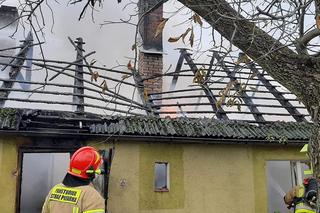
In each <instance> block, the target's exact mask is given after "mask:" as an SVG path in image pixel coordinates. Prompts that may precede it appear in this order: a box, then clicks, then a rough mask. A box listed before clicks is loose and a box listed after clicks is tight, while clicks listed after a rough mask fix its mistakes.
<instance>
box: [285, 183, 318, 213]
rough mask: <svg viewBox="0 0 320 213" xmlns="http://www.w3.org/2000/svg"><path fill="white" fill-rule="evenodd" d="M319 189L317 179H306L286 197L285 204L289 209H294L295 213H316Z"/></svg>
mask: <svg viewBox="0 0 320 213" xmlns="http://www.w3.org/2000/svg"><path fill="white" fill-rule="evenodd" d="M317 188H318V183H317V180H316V179H315V178H306V179H304V181H303V184H302V185H299V186H295V187H293V188H292V189H291V190H290V191H289V192H288V193H287V194H286V195H285V196H284V202H285V204H287V205H288V208H292V207H293V208H294V213H316V202H317Z"/></svg>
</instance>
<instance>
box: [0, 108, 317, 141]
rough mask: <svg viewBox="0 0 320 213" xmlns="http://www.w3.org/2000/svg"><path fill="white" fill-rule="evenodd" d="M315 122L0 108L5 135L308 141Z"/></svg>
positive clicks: (0, 129) (172, 139) (2, 129)
mask: <svg viewBox="0 0 320 213" xmlns="http://www.w3.org/2000/svg"><path fill="white" fill-rule="evenodd" d="M312 128H313V125H312V124H311V123H306V122H300V123H298V122H272V123H269V124H266V125H260V126H257V125H254V124H249V123H246V122H240V121H230V120H229V121H221V120H216V119H209V118H175V119H173V118H157V117H150V116H127V117H124V116H108V117H103V116H100V115H95V114H89V113H74V112H63V111H48V110H27V109H5V108H4V109H0V131H1V134H18V135H25V136H31V135H32V136H37V135H38V136H60V137H84V136H85V137H111V138H121V139H126V140H145V141H148V140H149V141H155V142H156V141H168V142H170V141H172V142H176V143H179V142H180V143H183V142H185V143H238V144H243V143H250V144H251V143H253V144H257V143H259V144H260V143H262V144H290V143H291V144H292V145H293V144H301V143H306V142H307V141H308V140H309V137H310V135H311V131H312Z"/></svg>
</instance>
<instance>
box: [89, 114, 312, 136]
mask: <svg viewBox="0 0 320 213" xmlns="http://www.w3.org/2000/svg"><path fill="white" fill-rule="evenodd" d="M311 131H312V124H311V123H306V122H301V123H297V122H272V123H270V124H266V125H261V126H257V125H253V124H249V123H246V122H239V121H221V120H216V119H209V118H155V117H152V118H150V117H143V116H134V117H111V118H109V119H108V120H104V121H103V122H102V123H94V124H91V125H90V133H92V134H96V133H104V134H114V135H123V134H130V135H146V136H147V135H152V136H176V137H194V138H197V137H201V138H203V137H204V138H206V137H217V138H234V139H266V140H270V141H273V140H280V141H282V142H286V141H287V140H308V139H309V137H310V135H311Z"/></svg>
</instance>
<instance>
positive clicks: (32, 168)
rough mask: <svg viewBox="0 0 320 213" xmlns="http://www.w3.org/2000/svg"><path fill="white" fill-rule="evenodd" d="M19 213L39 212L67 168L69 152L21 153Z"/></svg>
mask: <svg viewBox="0 0 320 213" xmlns="http://www.w3.org/2000/svg"><path fill="white" fill-rule="evenodd" d="M21 157H22V159H21V160H22V161H21V176H20V177H21V181H20V183H21V188H20V202H19V203H20V211H18V212H20V213H35V212H41V208H42V205H43V202H44V200H45V197H46V195H47V194H48V192H49V190H50V189H51V188H52V187H53V186H54V185H56V184H58V183H60V182H61V181H62V179H63V177H64V176H65V174H66V171H67V169H68V166H69V160H70V153H69V152H65V153H62V152H60V153H59V152H43V153H31V152H30V153H28V152H22V155H21Z"/></svg>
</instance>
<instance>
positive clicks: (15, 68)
mask: <svg viewBox="0 0 320 213" xmlns="http://www.w3.org/2000/svg"><path fill="white" fill-rule="evenodd" d="M32 43H33V38H32V33H29V34H28V36H27V38H26V39H25V40H24V41H23V44H22V45H21V49H20V51H19V53H18V54H17V57H18V58H16V59H12V60H11V62H10V63H9V64H10V71H9V80H8V81H3V84H2V86H1V88H0V97H1V98H3V99H1V100H0V106H1V107H2V106H3V105H4V103H5V100H4V99H5V98H7V97H8V96H9V94H10V90H4V89H10V88H12V87H13V84H14V81H10V80H15V79H16V78H17V76H18V74H19V72H20V70H21V67H22V66H23V64H24V62H25V58H26V55H27V52H28V50H29V48H30V47H31V46H32ZM5 68H6V66H5ZM5 68H3V69H2V70H4V69H5Z"/></svg>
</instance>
